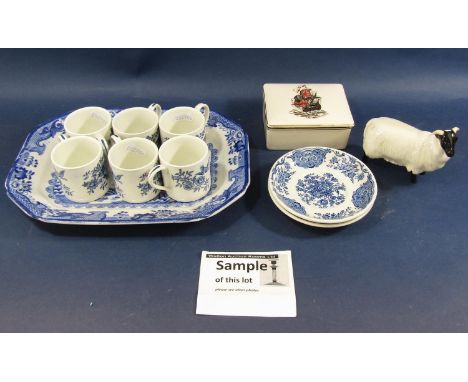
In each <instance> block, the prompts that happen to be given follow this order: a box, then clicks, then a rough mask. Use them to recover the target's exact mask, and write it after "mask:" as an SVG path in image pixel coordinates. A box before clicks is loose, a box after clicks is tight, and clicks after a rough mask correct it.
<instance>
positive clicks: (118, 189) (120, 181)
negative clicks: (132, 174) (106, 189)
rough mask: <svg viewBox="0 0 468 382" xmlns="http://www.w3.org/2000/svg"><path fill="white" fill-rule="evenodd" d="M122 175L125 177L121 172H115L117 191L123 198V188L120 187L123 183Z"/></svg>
mask: <svg viewBox="0 0 468 382" xmlns="http://www.w3.org/2000/svg"><path fill="white" fill-rule="evenodd" d="M122 177H123V175H122V174H119V175H115V174H113V178H114V187H115V191H117V193H118V194H119V195H120V197H122V198H123V197H124V193H123V191H122V188H121V187H120V186H121V185H122Z"/></svg>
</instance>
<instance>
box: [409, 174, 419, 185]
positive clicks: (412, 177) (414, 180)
mask: <svg viewBox="0 0 468 382" xmlns="http://www.w3.org/2000/svg"><path fill="white" fill-rule="evenodd" d="M410 176H411V183H416V182H417V181H418V176H417V175H416V174H413V173H412V172H410Z"/></svg>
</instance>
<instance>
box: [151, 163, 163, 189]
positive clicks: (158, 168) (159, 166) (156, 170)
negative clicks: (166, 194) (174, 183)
mask: <svg viewBox="0 0 468 382" xmlns="http://www.w3.org/2000/svg"><path fill="white" fill-rule="evenodd" d="M165 169H166V168H165V167H164V166H161V165H160V164H157V165H156V166H154V167H153V168H152V169H151V171H150V172H149V173H148V183H149V184H150V185H151V187H153V188H156V189H157V190H162V191H167V190H168V188H167V187H164V186H161V185H159V184H157V183H155V182H154V176H155V175H156V174H157V173H158V172H161V171H162V170H165Z"/></svg>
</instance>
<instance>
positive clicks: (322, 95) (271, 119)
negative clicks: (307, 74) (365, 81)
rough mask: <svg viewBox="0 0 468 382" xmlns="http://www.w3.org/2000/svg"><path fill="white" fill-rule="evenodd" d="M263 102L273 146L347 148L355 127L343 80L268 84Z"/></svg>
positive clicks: (268, 140)
mask: <svg viewBox="0 0 468 382" xmlns="http://www.w3.org/2000/svg"><path fill="white" fill-rule="evenodd" d="M263 105H264V114H263V119H264V124H265V135H266V145H267V148H268V149H269V150H291V149H296V148H299V147H306V146H326V147H333V148H336V149H344V148H345V147H346V145H347V144H348V138H349V134H350V133H351V129H352V128H353V127H354V120H353V116H352V115H351V110H350V109H349V105H348V101H347V99H346V94H345V91H344V88H343V85H341V84H265V85H263Z"/></svg>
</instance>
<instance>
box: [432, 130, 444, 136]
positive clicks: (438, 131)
mask: <svg viewBox="0 0 468 382" xmlns="http://www.w3.org/2000/svg"><path fill="white" fill-rule="evenodd" d="M432 134H434V135H444V132H443V130H436V131H433V132H432Z"/></svg>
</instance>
